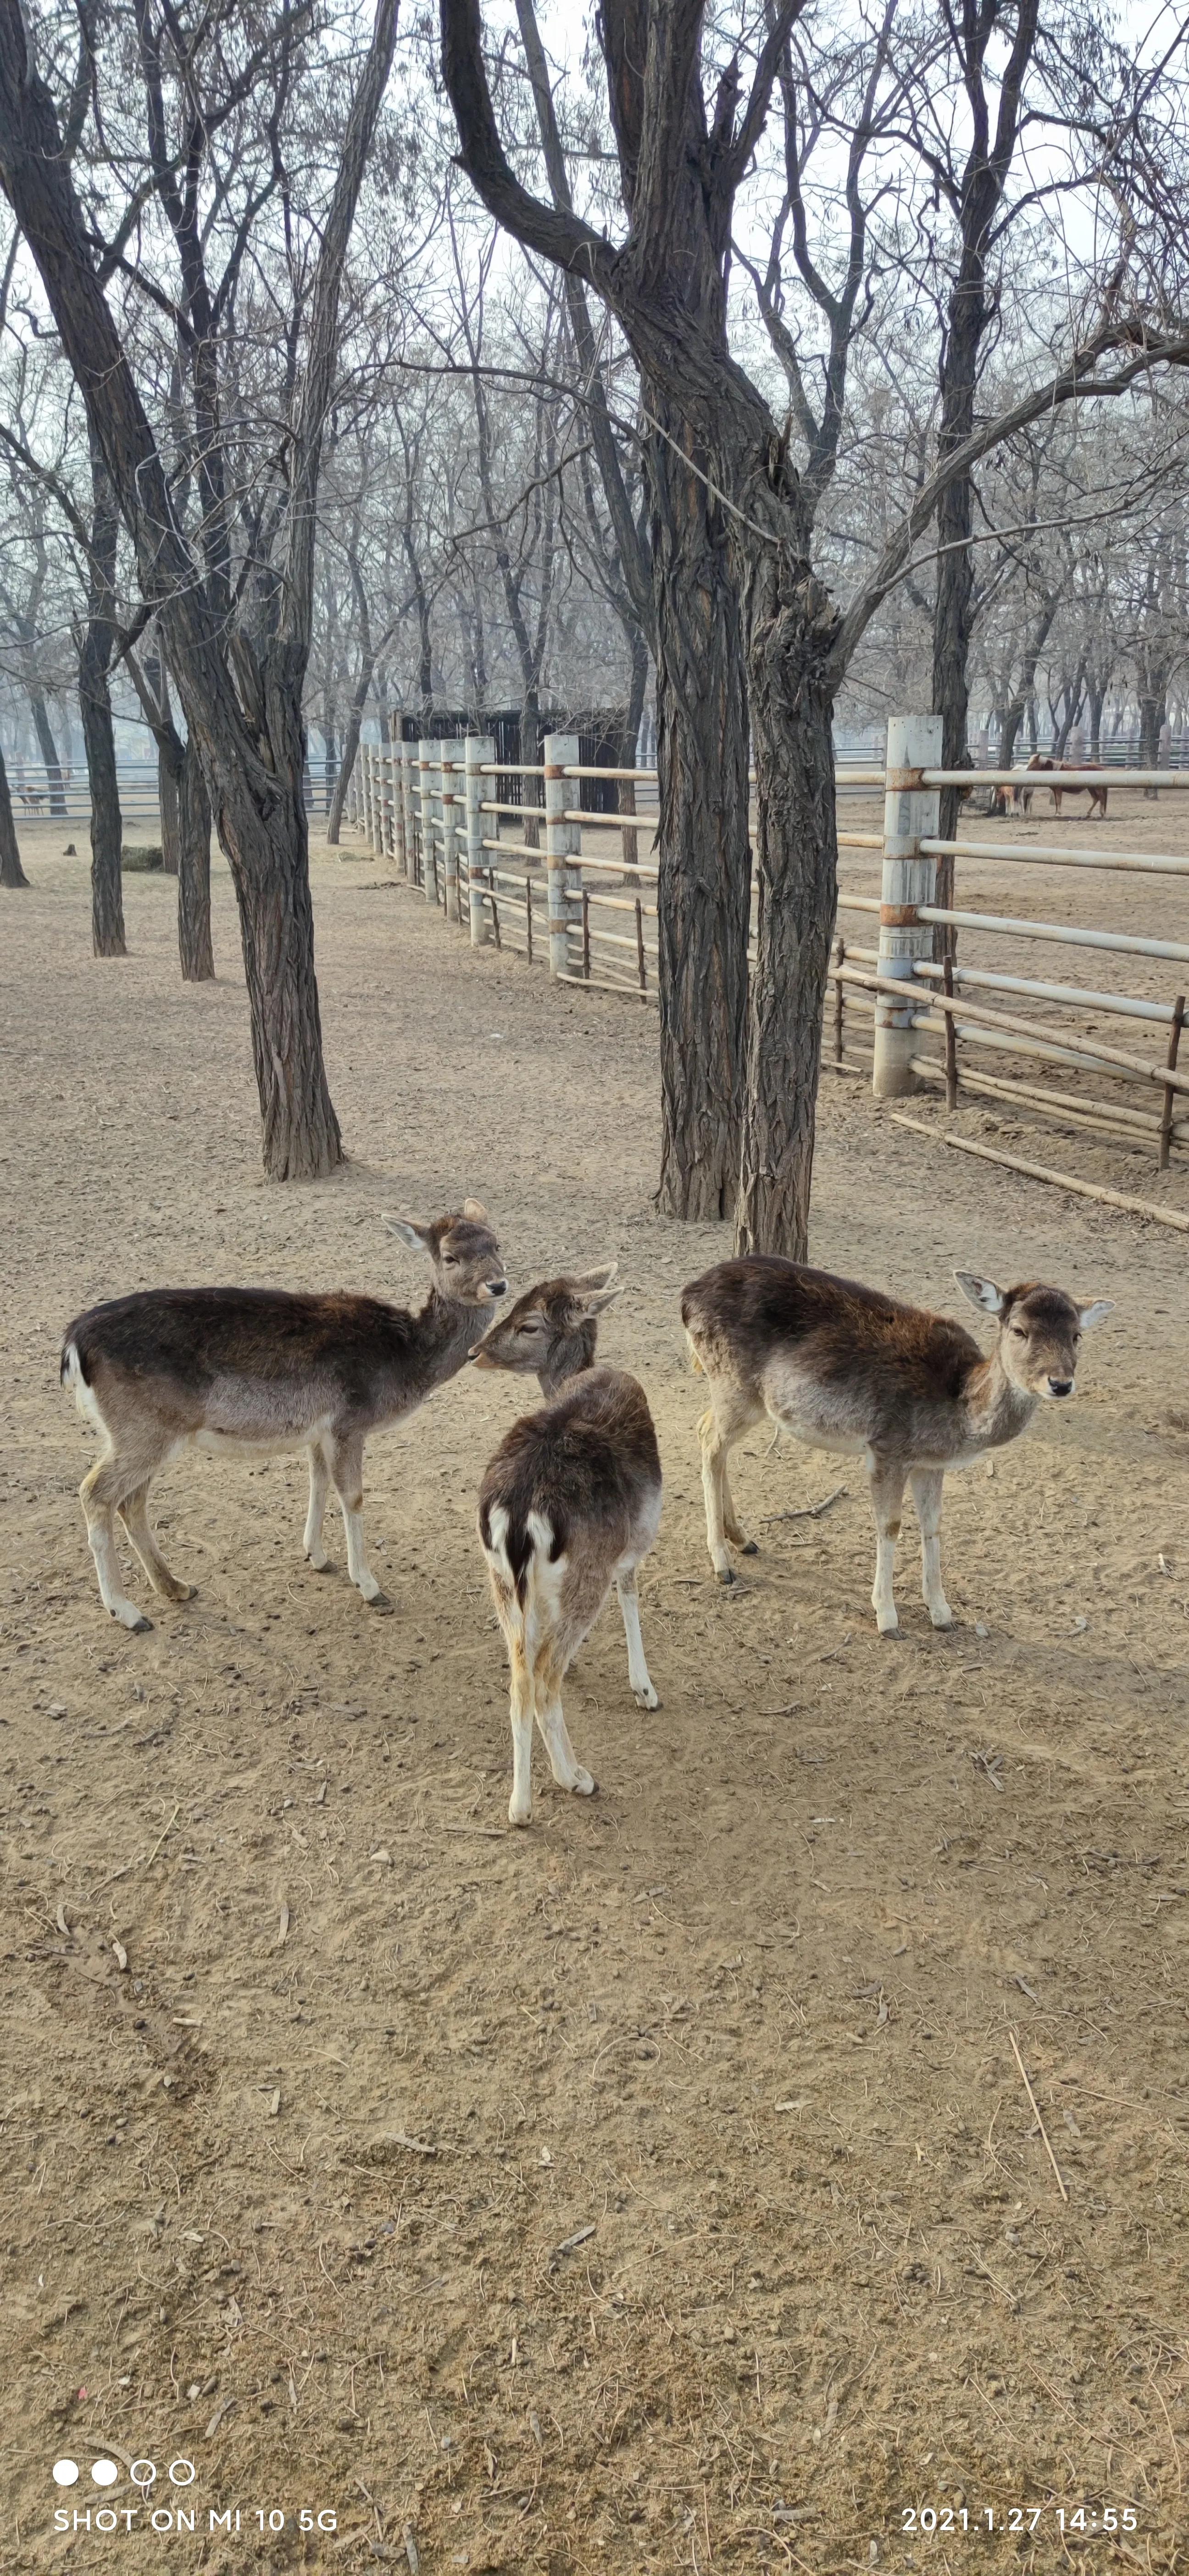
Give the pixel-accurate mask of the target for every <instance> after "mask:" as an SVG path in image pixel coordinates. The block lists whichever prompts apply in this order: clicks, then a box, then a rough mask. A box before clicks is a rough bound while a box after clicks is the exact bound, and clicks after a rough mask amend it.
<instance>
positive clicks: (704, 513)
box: [648, 391, 751, 1224]
mask: <svg viewBox="0 0 1189 2576" xmlns="http://www.w3.org/2000/svg"><path fill="white" fill-rule="evenodd" d="M649 408H650V409H651V410H652V411H653V412H654V414H655V415H656V416H657V417H658V418H659V419H660V420H661V423H662V425H663V426H669V427H670V434H671V435H678V433H679V432H680V430H681V429H682V428H683V427H684V424H680V423H670V422H669V421H668V420H667V416H666V409H667V407H666V406H665V405H664V404H663V402H662V400H661V398H660V397H659V396H658V395H657V393H656V392H655V391H653V393H652V394H651V395H650V400H649ZM686 435H687V436H688V432H686ZM680 443H681V445H682V446H683V447H684V446H685V439H684V438H681V439H680ZM685 452H686V453H689V452H690V451H689V449H688V448H686V449H685ZM648 471H649V487H650V495H651V522H652V563H653V596H654V600H655V608H656V635H657V659H656V718H657V770H658V773H659V779H660V822H659V830H658V839H657V855H658V859H659V863H660V884H659V888H658V895H657V910H658V915H659V919H658V924H657V928H658V935H659V947H660V1024H661V1025H660V1040H661V1048H660V1052H661V1169H660V1182H659V1186H658V1189H657V1206H658V1207H659V1208H660V1209H661V1211H662V1213H663V1214H664V1215H665V1216H675V1217H682V1218H684V1219H685V1220H686V1221H687V1222H689V1223H692V1224H703V1223H705V1222H707V1221H708V1220H710V1221H713V1220H714V1219H717V1218H720V1217H729V1216H730V1215H731V1214H732V1212H733V1209H734V1206H735V1192H736V1189H737V1186H738V1180H739V1152H740V1142H741V1138H742V1130H743V1083H744V1049H745V1045H746V1030H747V934H748V920H749V908H750V902H751V853H750V849H749V845H748V814H747V800H748V790H747V696H746V680H745V673H744V656H743V637H742V631H741V627H740V619H739V600H738V594H737V591H736V588H735V583H734V581H733V578H732V574H731V568H730V564H729V561H728V555H727V542H726V535H725V530H724V525H723V515H722V513H721V511H720V508H719V505H718V503H717V502H716V501H715V500H714V499H713V498H712V496H711V494H710V492H709V490H708V487H707V485H706V484H705V483H704V482H703V481H701V480H700V479H699V478H698V477H696V476H694V475H692V474H689V473H686V472H685V471H684V469H683V467H682V465H681V463H680V461H679V459H678V458H677V457H676V456H675V455H674V452H673V449H672V447H670V446H669V445H668V444H667V443H666V442H665V441H663V440H661V439H660V438H657V437H654V438H653V439H651V440H650V442H649V448H648Z"/></svg>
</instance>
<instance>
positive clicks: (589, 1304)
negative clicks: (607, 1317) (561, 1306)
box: [575, 1288, 623, 1315]
mask: <svg viewBox="0 0 1189 2576" xmlns="http://www.w3.org/2000/svg"><path fill="white" fill-rule="evenodd" d="M622 1295H623V1289H622V1288H586V1289H584V1290H583V1293H582V1295H581V1296H580V1297H579V1298H577V1299H576V1300H575V1303H576V1305H577V1308H578V1312H579V1314H580V1315H601V1314H602V1311H603V1308H604V1306H613V1305H614V1303H615V1300H616V1298H617V1297H622Z"/></svg>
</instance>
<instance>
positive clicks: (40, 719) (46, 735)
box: [27, 638, 66, 822]
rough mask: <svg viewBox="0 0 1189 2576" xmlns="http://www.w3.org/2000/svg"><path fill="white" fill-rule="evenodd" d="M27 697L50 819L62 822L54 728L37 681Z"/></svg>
mask: <svg viewBox="0 0 1189 2576" xmlns="http://www.w3.org/2000/svg"><path fill="white" fill-rule="evenodd" d="M30 641H32V639H31V638H30ZM27 695H28V699H29V713H30V715H31V716H32V718H33V730H34V733H35V734H36V736H37V742H38V748H39V750H40V752H41V758H42V765H43V767H44V769H45V784H46V792H47V794H48V797H49V807H50V818H51V820H52V821H53V822H62V821H64V820H65V815H66V785H65V781H64V779H63V776H62V763H61V761H60V759H59V757H58V746H57V743H56V742H55V740H54V728H53V726H52V724H51V723H50V711H49V708H48V707H47V705H46V702H45V692H44V690H43V689H42V687H41V684H40V682H39V681H36V680H30V681H29V682H28V683H27Z"/></svg>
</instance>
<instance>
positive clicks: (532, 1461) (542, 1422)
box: [472, 1265, 661, 1825]
mask: <svg viewBox="0 0 1189 2576" xmlns="http://www.w3.org/2000/svg"><path fill="white" fill-rule="evenodd" d="M613 1278H614V1265H612V1266H611V1268H610V1269H603V1270H589V1271H585V1272H583V1273H581V1274H580V1275H578V1276H575V1277H570V1278H562V1279H546V1280H542V1281H540V1282H539V1284H538V1285H537V1286H536V1287H535V1288H528V1289H526V1290H525V1293H524V1295H523V1296H522V1297H519V1298H517V1301H516V1304H515V1305H514V1306H513V1307H512V1308H511V1309H510V1311H509V1312H508V1314H507V1315H502V1316H501V1317H500V1320H499V1323H498V1325H496V1327H495V1328H494V1330H493V1331H492V1332H490V1333H489V1334H488V1335H487V1337H486V1339H485V1340H484V1341H482V1342H480V1343H479V1345H478V1347H477V1349H476V1350H475V1351H474V1352H473V1353H472V1358H473V1359H474V1361H475V1363H476V1366H477V1367H479V1368H491V1369H511V1370H512V1371H514V1372H515V1373H516V1374H517V1375H518V1376H522V1377H535V1378H536V1380H537V1383H538V1385H539V1387H540V1389H541V1393H542V1395H543V1396H544V1397H545V1398H546V1402H545V1404H544V1405H543V1406H542V1407H541V1409H540V1411H539V1412H536V1413H526V1414H524V1415H522V1417H521V1419H520V1420H519V1422H514V1423H513V1425H512V1428H511V1430H510V1431H509V1432H508V1433H507V1434H506V1435H505V1437H504V1439H503V1440H502V1441H501V1442H500V1446H499V1448H498V1449H497V1450H496V1453H495V1456H494V1458H493V1459H492V1460H491V1463H490V1465H489V1467H488V1469H487V1472H486V1474H485V1476H484V1478H483V1483H482V1486H481V1488H480V1493H479V1536H480V1538H481V1540H482V1543H483V1552H484V1555H485V1556H486V1558H487V1569H488V1573H489V1575H490V1578H491V1590H492V1596H493V1598H494V1601H495V1607H496V1612H497V1615H498V1618H499V1623H500V1626H501V1628H502V1629H503V1632H504V1640H505V1643H506V1645H507V1649H508V1666H509V1673H510V1683H509V1690H510V1703H511V1705H510V1714H511V1721H512V1796H511V1800H510V1802H509V1806H508V1816H509V1820H510V1822H511V1823H512V1824H514V1825H527V1824H528V1822H529V1819H530V1817H531V1815H532V1745H533V1725H534V1722H535V1723H536V1725H537V1726H538V1727H539V1728H540V1730H541V1737H542V1741H543V1743H544V1745H545V1749H546V1751H547V1753H548V1755H549V1760H550V1764H551V1766H552V1770H553V1777H554V1779H555V1780H556V1781H557V1782H558V1784H559V1786H560V1787H561V1788H563V1789H573V1790H576V1791H577V1793H578V1795H579V1796H580V1797H589V1796H590V1794H591V1791H592V1790H593V1788H594V1785H595V1783H594V1781H593V1779H592V1777H591V1774H590V1772H589V1771H586V1770H584V1769H583V1767H582V1764H581V1763H580V1762H579V1761H578V1758H577V1756H576V1754H575V1752H574V1747H573V1745H572V1744H571V1742H570V1737H569V1732H568V1729H567V1727H566V1721H565V1718H564V1716H563V1715H562V1705H561V1686H562V1682H563V1679H564V1677H565V1674H566V1672H567V1670H568V1668H569V1666H570V1664H571V1662H572V1661H573V1658H574V1656H575V1655H576V1654H577V1651H578V1648H579V1646H580V1645H581V1644H582V1642H583V1639H584V1638H585V1637H586V1636H587V1635H588V1634H589V1632H590V1630H591V1628H592V1627H593V1626H594V1622H595V1620H596V1619H597V1617H598V1615H599V1612H600V1610H601V1609H602V1607H603V1604H604V1602H605V1601H606V1599H607V1596H608V1594H609V1592H610V1590H611V1586H612V1584H613V1583H614V1585H615V1588H616V1591H617V1593H618V1595H619V1606H620V1609H621V1611H622V1613H623V1625H624V1633H625V1635H626V1637H627V1648H628V1682H629V1685H630V1688H631V1689H632V1691H633V1692H634V1694H635V1698H636V1704H637V1707H639V1708H657V1707H658V1706H659V1704H660V1703H659V1701H658V1699H657V1695H656V1692H655V1690H654V1689H653V1686H652V1682H651V1679H650V1677H649V1671H648V1666H647V1663H646V1662H645V1659H644V1645H643V1640H642V1638H641V1635H640V1603H639V1598H638V1594H637V1590H636V1569H637V1567H638V1566H639V1564H640V1561H641V1559H642V1558H643V1557H645V1556H647V1554H648V1551H649V1549H650V1547H651V1546H652V1544H653V1541H654V1539H655V1537H656V1534H657V1530H658V1528H659V1526H660V1517H661V1462H660V1454H659V1451H658V1449H657V1445H656V1433H655V1431H654V1429H653V1424H652V1416H651V1414H650V1412H649V1410H648V1405H647V1402H646V1399H645V1395H644V1390H643V1388H642V1387H641V1386H640V1385H639V1384H638V1383H637V1381H636V1379H635V1378H634V1377H629V1376H628V1375H627V1374H626V1372H625V1371H624V1370H623V1369H611V1368H596V1367H595V1365H594V1356H595V1342H596V1337H597V1333H598V1318H599V1316H600V1314H601V1313H602V1311H603V1309H604V1307H606V1306H609V1305H610V1303H611V1300H612V1298H613V1297H616V1296H618V1295H619V1293H620V1292H619V1290H618V1289H617V1288H615V1287H613V1285H612V1281H613Z"/></svg>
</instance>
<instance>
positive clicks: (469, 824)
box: [462, 733, 498, 948]
mask: <svg viewBox="0 0 1189 2576" xmlns="http://www.w3.org/2000/svg"><path fill="white" fill-rule="evenodd" d="M462 757H463V779H464V795H465V799H466V841H467V892H468V896H469V900H470V909H471V946H472V948H485V947H486V946H487V942H488V940H489V939H490V937H491V921H490V917H489V913H488V908H487V904H486V901H485V899H484V887H483V875H484V868H483V861H484V849H483V816H482V814H481V812H480V810H479V809H480V806H481V805H482V803H483V798H484V794H485V792H486V790H487V788H488V787H490V786H491V785H493V783H494V782H493V781H492V780H491V779H487V778H483V777H481V776H480V771H481V770H482V769H483V767H484V766H485V765H487V766H490V764H491V762H492V761H493V760H494V759H495V735H494V734H491V733H471V734H468V735H467V738H466V741H465V743H464V744H463V751H462ZM497 820H498V817H497ZM492 838H493V840H494V839H495V838H496V835H495V834H494V833H493V834H492Z"/></svg>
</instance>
